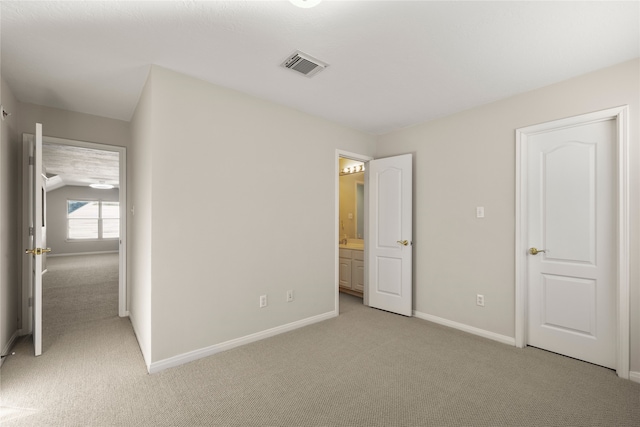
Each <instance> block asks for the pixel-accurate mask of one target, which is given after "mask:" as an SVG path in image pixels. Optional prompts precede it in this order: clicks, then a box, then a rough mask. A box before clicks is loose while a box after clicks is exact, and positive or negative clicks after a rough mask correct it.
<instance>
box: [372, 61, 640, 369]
mask: <svg viewBox="0 0 640 427" xmlns="http://www.w3.org/2000/svg"><path fill="white" fill-rule="evenodd" d="M639 75H640V61H639V60H634V61H631V62H626V63H623V64H619V65H617V66H614V67H611V68H607V69H604V70H601V71H597V72H594V73H590V74H587V75H584V76H581V77H577V78H574V79H571V80H568V81H565V82H562V83H559V84H555V85H552V86H549V87H545V88H542V89H539V90H535V91H532V92H528V93H525V94H522V95H518V96H515V97H512V98H509V99H506V100H503V101H499V102H495V103H492V104H489V105H485V106H483V107H480V108H475V109H472V110H468V111H464V112H461V113H459V114H455V115H452V116H449V117H445V118H442V119H440V120H435V121H431V122H428V123H424V124H421V125H418V126H414V127H411V128H408V129H404V130H401V131H398V132H393V133H390V134H387V135H384V136H381V137H379V139H378V142H377V149H376V154H377V156H378V157H384V156H390V155H395V154H401V153H414V162H415V165H414V171H415V172H414V173H415V176H414V210H415V211H414V218H415V220H414V240H415V243H416V244H415V248H414V257H415V260H414V265H415V279H414V295H415V303H414V309H415V310H416V311H418V312H421V313H425V314H428V315H432V316H438V317H440V318H443V319H446V320H450V321H454V322H458V323H461V324H464V325H469V326H473V327H476V328H480V329H483V330H486V331H490V332H493V333H496V334H500V335H503V336H507V337H514V335H515V318H514V316H515V305H514V298H515V294H514V289H515V266H514V253H513V251H514V241H515V129H517V128H520V127H524V126H528V125H533V124H536V123H542V122H547V121H551V120H556V119H560V118H564V117H570V116H575V115H579V114H583V113H588V112H592V111H598V110H603V109H606V108H610V107H616V106H620V105H624V104H628V105H629V106H630V131H631V132H630V141H629V145H630V168H631V176H630V178H631V179H630V181H631V205H630V208H631V212H630V218H631V235H630V242H631V271H630V278H631V301H630V304H631V322H632V324H631V370H632V371H640V263H638V260H639V259H640V235H639V234H640V211H639V202H640V188H639V183H640V144H639V141H638V133H639V131H638V128H639V126H640V124H639V114H640V109H639V107H640V106H639V98H640V87H639V84H640V82H639V80H640V79H639V77H638V76H639ZM476 206H484V207H485V212H486V218H484V219H481V220H480V219H476V218H475V207H476ZM478 293H481V294H484V295H485V301H486V303H485V304H486V305H485V307H484V308H481V307H477V306H476V305H475V295H476V294H478Z"/></svg>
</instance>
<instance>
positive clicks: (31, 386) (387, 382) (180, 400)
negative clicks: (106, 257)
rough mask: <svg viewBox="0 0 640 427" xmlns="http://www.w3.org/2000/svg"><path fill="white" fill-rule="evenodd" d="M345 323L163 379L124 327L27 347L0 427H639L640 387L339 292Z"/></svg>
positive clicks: (6, 383)
mask: <svg viewBox="0 0 640 427" xmlns="http://www.w3.org/2000/svg"><path fill="white" fill-rule="evenodd" d="M340 304H341V305H340V308H341V310H340V311H341V314H340V316H339V317H338V318H335V319H331V320H327V321H324V322H321V323H318V324H314V325H311V326H308V327H305V328H302V329H298V330H295V331H292V332H289V333H286V334H282V335H278V336H276V337H272V338H269V339H266V340H262V341H259V342H256V343H252V344H249V345H246V346H243V347H239V348H236V349H233V350H230V351H227V352H224V353H220V354H217V355H214V356H211V357H207V358H204V359H201V360H198V361H196V362H192V363H189V364H186V365H183V366H180V367H177V368H172V369H168V370H166V371H163V372H160V373H158V374H154V375H148V374H147V373H146V370H145V367H144V362H143V360H142V356H141V354H140V352H139V349H138V346H137V343H136V340H135V337H134V335H133V331H132V329H131V325H130V323H129V321H128V319H120V318H118V317H115V316H112V317H109V318H105V319H102V320H100V321H91V322H87V323H86V324H85V327H79V326H78V327H75V328H73V329H71V330H67V331H65V332H61V333H60V335H59V336H58V338H57V339H56V341H55V345H52V346H51V347H50V348H49V349H48V351H46V352H45V353H44V354H43V355H42V356H40V357H38V358H34V357H33V356H31V352H32V348H31V345H30V342H29V341H28V340H22V341H21V342H19V343H18V345H17V346H16V349H15V350H16V352H17V354H16V356H13V357H10V358H8V359H7V361H6V362H5V364H4V366H3V367H2V399H3V405H5V406H7V407H11V408H14V411H13V413H11V414H7V416H6V418H5V421H4V423H3V424H2V425H3V426H35V425H37V426H111V425H113V426H638V425H640V384H635V383H632V382H630V381H627V380H621V379H619V378H617V377H616V375H615V373H614V372H612V371H611V370H608V369H604V368H601V367H598V366H594V365H591V364H588V363H583V362H579V361H576V360H573V359H570V358H566V357H562V356H559V355H556V354H552V353H548V352H545V351H542V350H538V349H533V348H527V349H524V350H521V349H516V348H513V347H509V346H506V345H503V344H500V343H497V342H493V341H490V340H486V339H483V338H479V337H476V336H473V335H469V334H466V333H463V332H460V331H456V330H452V329H449V328H446V327H443V326H439V325H435V324H432V323H429V322H426V321H423V320H420V319H416V318H405V317H402V316H397V315H393V314H390V313H386V312H383V311H379V310H375V309H371V308H367V307H364V306H363V305H362V304H361V300H358V299H357V298H355V297H351V296H348V295H341V297H340Z"/></svg>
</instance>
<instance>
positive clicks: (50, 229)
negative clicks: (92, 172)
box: [46, 185, 119, 256]
mask: <svg viewBox="0 0 640 427" xmlns="http://www.w3.org/2000/svg"><path fill="white" fill-rule="evenodd" d="M118 195H119V191H118V189H117V188H114V189H111V190H96V189H94V188H91V187H81V186H76V185H67V186H64V187H60V188H57V189H55V190H52V191H48V192H47V222H46V224H47V247H49V248H51V249H52V252H51V254H52V255H54V256H55V255H64V254H79V253H87V252H117V251H118V247H119V244H118V240H117V239H116V240H114V239H110V240H90V241H82V240H74V241H68V240H67V200H102V201H110V202H117V201H118Z"/></svg>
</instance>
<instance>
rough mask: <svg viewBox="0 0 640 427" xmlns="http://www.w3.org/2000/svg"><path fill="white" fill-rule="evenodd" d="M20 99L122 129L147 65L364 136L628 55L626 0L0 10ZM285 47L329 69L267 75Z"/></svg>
mask: <svg viewBox="0 0 640 427" xmlns="http://www.w3.org/2000/svg"><path fill="white" fill-rule="evenodd" d="M0 7H1V36H2V63H1V66H2V77H3V79H5V80H6V82H7V83H8V85H9V87H10V88H11V89H12V91H13V92H14V95H15V96H16V97H17V98H18V99H19V100H20V101H22V102H29V103H34V104H39V105H45V106H49V107H55V108H62V109H67V110H71V111H79V112H85V113H90V114H95V115H99V116H104V117H110V118H116V119H121V120H130V119H131V116H132V114H133V112H134V109H135V107H136V103H137V101H138V98H139V96H140V93H141V90H142V86H143V84H144V82H145V79H146V76H147V73H148V70H149V67H150V65H151V64H157V65H160V66H163V67H166V68H169V69H172V70H175V71H178V72H182V73H185V74H188V75H190V76H194V77H197V78H200V79H203V80H206V81H208V82H211V83H214V84H218V85H222V86H226V87H229V88H233V89H237V90H239V91H242V92H245V93H248V94H251V95H254V96H257V97H259V98H263V99H266V100H270V101H273V102H276V103H279V104H283V105H286V106H289V107H291V108H294V109H297V110H301V111H304V112H307V113H309V114H313V115H316V116H320V117H324V118H326V119H329V120H332V121H334V122H337V123H341V124H343V125H345V126H348V127H351V128H354V129H359V130H362V131H365V132H368V133H371V134H382V133H386V132H389V131H393V130H395V129H398V128H403V127H406V126H410V125H413V124H416V123H419V122H423V121H427V120H431V119H434V118H437V117H442V116H445V115H448V114H451V113H455V112H458V111H461V110H465V109H469V108H473V107H476V106H479V105H482V104H486V103H489V102H492V101H496V100H499V99H502V98H505V97H509V96H512V95H515V94H518V93H521V92H525V91H529V90H532V89H536V88H539V87H542V86H546V85H549V84H552V83H555V82H558V81H562V80H565V79H568V78H571V77H574V76H577V75H580V74H584V73H587V72H590V71H593V70H597V69H600V68H604V67H607V66H610V65H614V64H617V63H620V62H623V61H627V60H631V59H633V58H637V57H638V56H640V44H639V39H640V37H639V15H640V3H639V2H637V1H626V2H624V1H623V2H616V1H587V2H580V1H566V2H564V1H550V2H540V1H513V2H507V1H495V2H494V1H479V2H475V1H474V2H459V1H330V0H325V1H322V2H321V3H320V4H319V5H318V6H316V7H314V8H310V9H301V8H298V7H295V6H294V5H292V4H291V3H290V2H288V1H208V2H196V1H173V2H153V1H144V2H134V1H122V2H114V1H108V2H100V1H95V2H94V1H91V2H54V1H51V2H25V1H18V2H14V1H2V2H0ZM295 50H301V51H303V52H306V53H308V54H310V55H312V56H314V57H316V58H318V59H320V60H322V61H325V62H327V63H328V64H329V67H328V68H327V69H325V70H324V71H322V72H320V73H318V74H317V75H315V76H314V77H312V78H308V77H305V76H303V75H300V74H297V73H296V72H294V71H291V70H288V69H285V68H282V67H280V66H279V65H280V63H281V62H282V61H284V60H285V59H286V58H287V56H289V55H290V54H291V53H293V52H294V51H295Z"/></svg>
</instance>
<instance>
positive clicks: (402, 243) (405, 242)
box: [398, 240, 409, 246]
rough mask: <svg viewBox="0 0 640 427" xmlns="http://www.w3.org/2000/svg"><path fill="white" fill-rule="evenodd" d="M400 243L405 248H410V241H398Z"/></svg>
mask: <svg viewBox="0 0 640 427" xmlns="http://www.w3.org/2000/svg"><path fill="white" fill-rule="evenodd" d="M398 243H400V244H401V245H403V246H408V245H409V241H408V240H398Z"/></svg>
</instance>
